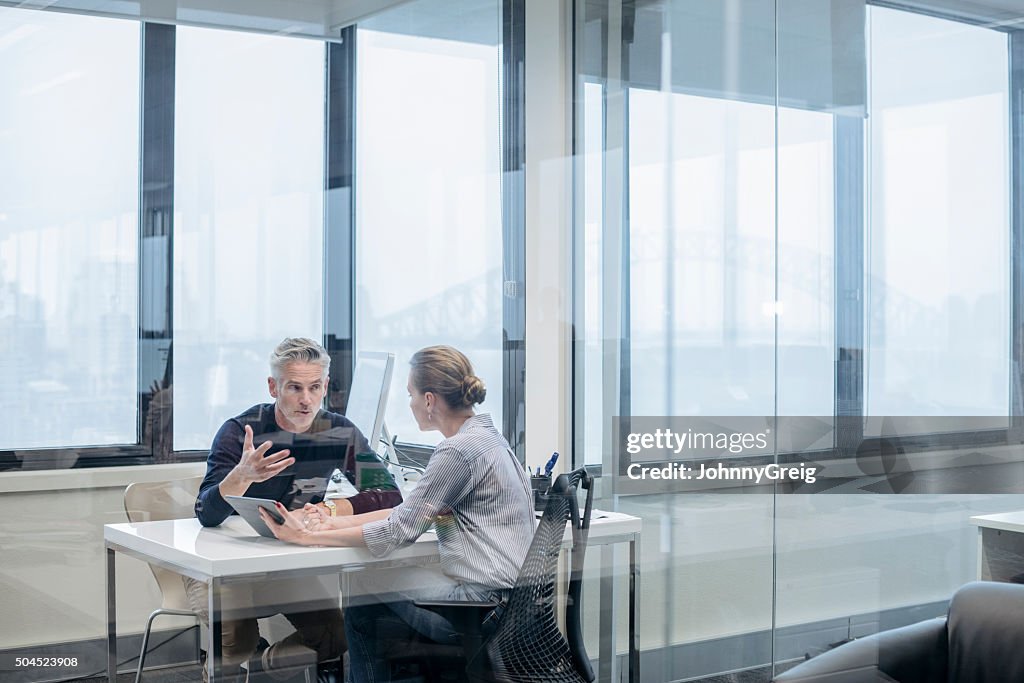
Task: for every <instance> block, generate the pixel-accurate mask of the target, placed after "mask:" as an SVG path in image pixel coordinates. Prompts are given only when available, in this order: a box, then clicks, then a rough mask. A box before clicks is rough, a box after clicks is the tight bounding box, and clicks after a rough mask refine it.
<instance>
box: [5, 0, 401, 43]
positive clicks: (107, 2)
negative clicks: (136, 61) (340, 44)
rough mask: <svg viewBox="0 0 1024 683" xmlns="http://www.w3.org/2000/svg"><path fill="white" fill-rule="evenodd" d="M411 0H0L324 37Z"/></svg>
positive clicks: (8, 3)
mask: <svg viewBox="0 0 1024 683" xmlns="http://www.w3.org/2000/svg"><path fill="white" fill-rule="evenodd" d="M407 2H409V0H23V1H20V2H19V1H14V0H0V6H7V7H20V8H24V9H47V10H55V11H67V12H75V13H80V14H91V15H100V16H114V17H125V18H132V19H144V20H147V21H154V22H159V23H171V24H184V25H191V26H210V27H218V28H235V29H243V30H250V31H260V32H265V33H280V34H289V35H297V36H308V37H311V38H320V39H327V40H336V39H338V38H339V31H340V30H341V29H342V28H344V27H345V26H348V25H350V24H354V23H356V22H359V21H363V20H365V19H368V18H369V17H372V16H374V15H377V14H380V13H381V12H384V11H386V10H389V9H392V8H394V7H397V6H399V5H403V4H405V3H407Z"/></svg>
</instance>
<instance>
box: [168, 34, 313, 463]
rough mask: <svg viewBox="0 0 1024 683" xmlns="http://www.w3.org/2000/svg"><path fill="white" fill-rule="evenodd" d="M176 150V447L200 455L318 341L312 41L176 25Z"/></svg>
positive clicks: (260, 399) (263, 398)
mask: <svg viewBox="0 0 1024 683" xmlns="http://www.w3.org/2000/svg"><path fill="white" fill-rule="evenodd" d="M174 144H175V150H174V155H175V165H174V182H175V216H174V346H175V348H174V354H173V355H174V380H175V385H176V386H175V388H174V447H175V449H177V450H183V449H206V448H209V445H210V440H211V439H212V437H213V435H214V433H215V432H216V430H217V429H218V428H219V427H220V425H221V423H222V422H223V421H224V420H225V419H226V418H228V417H231V416H232V415H236V414H238V413H240V412H241V411H243V410H245V409H246V408H248V407H249V406H251V405H253V404H255V403H260V402H264V401H270V398H269V395H268V393H267V383H266V377H267V376H268V374H269V368H268V363H267V359H268V357H269V355H270V352H271V350H272V349H273V348H274V346H275V345H276V344H277V343H278V342H280V341H281V339H283V338H284V337H294V336H304V337H310V338H313V339H317V340H319V339H320V338H321V337H322V334H323V285H322V282H323V233H324V228H323V221H324V219H323V191H324V189H323V188H324V152H323V149H324V45H323V43H318V42H314V41H308V40H301V39H295V38H285V37H279V36H261V35H255V34H248V33H241V32H231V31H219V30H212V29H198V28H188V27H178V31H177V72H176V85H175V137H174Z"/></svg>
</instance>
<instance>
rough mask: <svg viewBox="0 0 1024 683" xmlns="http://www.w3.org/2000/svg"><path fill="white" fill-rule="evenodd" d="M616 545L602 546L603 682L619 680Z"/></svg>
mask: <svg viewBox="0 0 1024 683" xmlns="http://www.w3.org/2000/svg"><path fill="white" fill-rule="evenodd" d="M614 568H615V547H614V546H613V545H602V546H601V579H600V591H599V592H600V605H601V613H600V617H599V627H598V632H599V636H598V650H597V651H598V666H597V680H598V681H600V682H601V683H612V681H617V680H618V679H619V676H618V667H617V666H616V664H617V662H616V661H615V572H614Z"/></svg>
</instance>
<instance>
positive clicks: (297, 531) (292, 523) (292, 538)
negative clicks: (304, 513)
mask: <svg viewBox="0 0 1024 683" xmlns="http://www.w3.org/2000/svg"><path fill="white" fill-rule="evenodd" d="M274 505H275V506H276V509H277V512H278V514H280V515H281V516H282V517H284V524H278V523H277V522H275V521H274V518H273V517H271V516H270V513H269V512H267V511H266V510H265V509H263V508H262V507H261V508H260V518H261V519H263V521H264V522H265V523H266V525H267V526H268V527H269V528H270V531H271V533H273V534H274V536H277V538H278V539H280V540H282V541H287V542H288V543H295V544H298V545H312V532H311V531H310V530H309V529H308V528H307V527H306V526H304V525H303V523H302V521H301V517H300V516H299V515H295V514H291V513H289V512H288V510H287V509H286V508H285V506H284V505H281V503H275V504H274Z"/></svg>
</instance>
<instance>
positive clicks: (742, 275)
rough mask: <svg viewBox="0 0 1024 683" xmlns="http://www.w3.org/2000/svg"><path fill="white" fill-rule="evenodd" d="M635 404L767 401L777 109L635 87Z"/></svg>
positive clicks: (670, 409)
mask: <svg viewBox="0 0 1024 683" xmlns="http://www.w3.org/2000/svg"><path fill="white" fill-rule="evenodd" d="M629 112H630V122H631V125H630V129H629V132H630V138H629V151H630V156H629V192H630V194H629V209H630V214H629V230H630V245H629V247H630V252H629V253H630V269H629V270H630V278H631V280H630V335H631V338H630V344H631V347H632V353H631V357H630V363H631V371H632V377H631V388H632V393H631V396H630V400H631V406H632V409H631V413H632V414H633V415H771V414H773V412H774V389H775V378H774V367H775V362H774V356H775V350H774V337H775V320H774V314H773V311H774V308H773V297H774V294H773V292H774V289H775V244H774V241H775V240H774V233H775V210H774V205H775V168H774V155H775V152H774V145H775V112H774V108H773V107H771V106H768V105H761V104H751V103H746V102H737V101H732V100H724V99H715V98H709V97H697V96H693V95H681V94H674V93H672V94H669V93H663V92H657V91H650V90H641V89H632V90H630V96H629Z"/></svg>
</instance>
